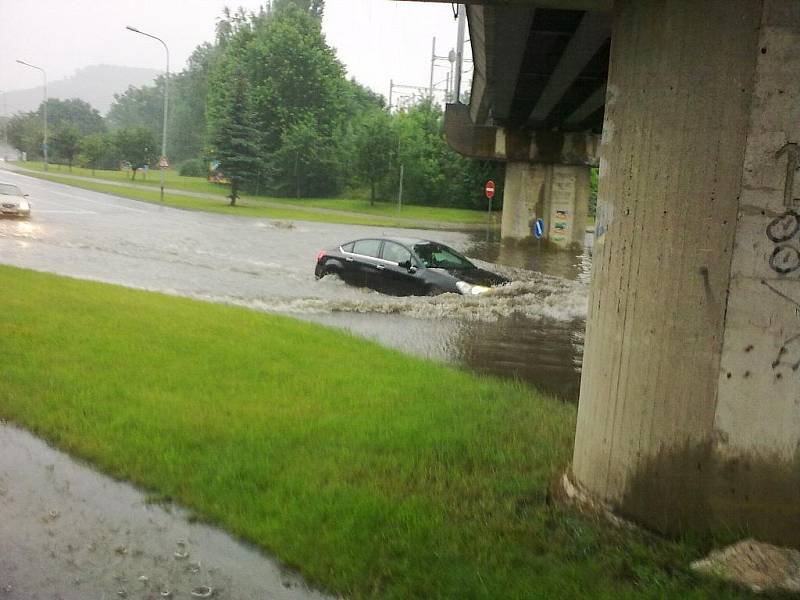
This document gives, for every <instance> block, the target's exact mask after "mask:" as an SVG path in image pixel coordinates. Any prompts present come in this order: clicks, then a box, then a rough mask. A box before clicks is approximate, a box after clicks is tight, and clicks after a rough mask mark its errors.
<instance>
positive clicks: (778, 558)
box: [692, 539, 800, 593]
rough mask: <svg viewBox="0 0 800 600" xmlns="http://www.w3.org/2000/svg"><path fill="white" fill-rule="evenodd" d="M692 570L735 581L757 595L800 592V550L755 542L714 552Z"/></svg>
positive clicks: (751, 541)
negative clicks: (771, 592) (776, 592)
mask: <svg viewBox="0 0 800 600" xmlns="http://www.w3.org/2000/svg"><path fill="white" fill-rule="evenodd" d="M692 569H694V570H695V571H698V572H700V573H705V574H707V575H713V576H717V577H722V578H723V579H727V580H728V581H733V582H735V583H738V584H739V585H742V586H744V587H747V588H749V589H751V590H752V591H754V592H756V593H760V592H768V591H784V592H793V593H800V551H798V550H793V549H791V548H780V547H778V546H773V545H772V544H765V543H762V542H757V541H755V540H752V539H748V540H743V541H741V542H738V543H736V544H733V545H732V546H728V547H727V548H723V549H722V550H714V551H713V552H712V553H711V554H709V555H708V556H707V557H706V558H704V559H703V560H698V561H695V562H693V563H692Z"/></svg>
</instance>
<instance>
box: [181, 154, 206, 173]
mask: <svg viewBox="0 0 800 600" xmlns="http://www.w3.org/2000/svg"><path fill="white" fill-rule="evenodd" d="M178 173H179V174H180V175H182V176H183V177H205V176H206V175H208V167H206V163H205V162H204V161H202V160H200V159H199V158H190V159H189V160H185V161H183V162H182V163H181V164H180V167H178Z"/></svg>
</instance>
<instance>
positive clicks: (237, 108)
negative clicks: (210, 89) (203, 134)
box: [209, 71, 259, 206]
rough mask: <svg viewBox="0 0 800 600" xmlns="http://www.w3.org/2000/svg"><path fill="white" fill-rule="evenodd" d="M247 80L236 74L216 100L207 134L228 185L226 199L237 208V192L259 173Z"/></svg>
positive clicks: (211, 148)
mask: <svg viewBox="0 0 800 600" xmlns="http://www.w3.org/2000/svg"><path fill="white" fill-rule="evenodd" d="M247 88H248V83H247V78H246V77H245V76H244V75H243V74H242V73H241V72H240V71H239V72H235V73H234V75H233V77H232V80H231V81H230V83H229V86H228V87H227V89H226V90H225V93H224V95H220V96H218V100H217V103H216V104H215V105H214V106H213V108H212V109H211V114H212V115H213V121H212V122H213V126H212V129H211V132H210V136H209V141H210V151H211V153H212V154H213V157H214V158H215V159H216V160H217V161H219V168H220V170H221V171H222V173H223V175H224V176H225V177H226V178H227V179H228V180H229V181H230V182H231V191H230V194H229V196H228V197H229V198H230V201H231V206H235V205H236V200H237V199H238V198H239V191H240V190H241V189H242V188H243V187H244V186H245V185H246V184H247V183H248V182H252V181H253V180H254V179H255V178H256V176H257V173H258V164H259V161H258V154H257V152H258V148H257V145H256V142H255V140H256V139H257V138H258V131H257V130H256V129H255V128H254V127H253V125H252V122H253V118H252V114H251V113H250V111H249V110H248V93H247V92H248V89H247Z"/></svg>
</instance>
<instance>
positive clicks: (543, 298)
mask: <svg viewBox="0 0 800 600" xmlns="http://www.w3.org/2000/svg"><path fill="white" fill-rule="evenodd" d="M2 179H4V180H10V181H12V182H14V183H18V184H19V185H20V186H21V187H22V188H23V191H25V192H28V193H30V194H31V198H30V200H31V204H32V206H33V218H32V219H31V220H30V221H9V220H0V262H3V263H6V264H11V265H16V266H21V267H27V268H32V269H38V270H42V271H50V272H54V273H59V274H63V275H70V276H73V277H80V278H85V279H93V280H99V281H106V282H110V283H117V284H121V285H126V286H130V287H135V288H141V289H147V290H155V291H160V292H165V293H169V294H175V295H182V296H190V297H193V298H198V299H202V300H207V301H214V302H224V303H230V304H236V305H240V306H245V307H248V308H251V309H255V310H263V311H269V312H278V313H283V314H288V315H292V316H294V317H297V318H302V319H307V320H312V321H316V322H319V323H323V324H326V325H330V326H334V327H340V328H344V329H347V330H349V331H352V332H354V333H356V334H358V335H363V336H366V337H369V338H372V339H375V340H377V341H379V342H380V343H382V344H385V345H388V346H392V347H395V348H399V349H401V350H404V351H407V352H410V353H413V354H417V355H420V356H424V357H427V358H432V359H435V360H442V361H446V362H449V363H453V364H456V365H459V366H461V367H463V368H465V369H468V370H471V371H475V372H480V373H491V374H494V375H498V376H501V377H508V378H518V379H521V380H523V381H526V382H529V383H531V384H534V385H536V386H538V387H540V388H542V389H545V390H548V391H551V392H554V393H557V394H559V395H562V396H563V397H565V398H568V399H574V398H576V397H577V391H578V388H579V382H580V364H581V360H582V352H583V332H584V323H585V318H586V307H587V290H588V278H589V272H590V269H591V236H590V235H587V240H586V242H587V243H586V245H585V246H584V247H582V248H579V249H577V250H574V251H558V250H552V249H548V248H546V247H545V246H543V245H540V244H539V243H537V242H535V241H534V242H531V243H510V242H501V241H500V240H499V239H498V236H497V234H496V233H487V232H457V231H439V232H434V231H421V230H413V229H383V228H379V227H367V226H354V225H336V224H327V223H310V222H302V221H294V222H285V221H284V222H281V221H270V220H266V219H247V218H238V217H233V216H225V215H217V214H208V213H200V212H190V211H182V210H175V209H170V208H166V207H161V206H157V205H152V204H144V203H140V202H136V201H132V200H127V199H124V198H119V197H115V196H109V195H107V194H100V193H97V192H90V191H86V190H80V189H76V188H72V187H68V186H63V185H59V184H54V183H50V182H45V181H41V180H35V179H31V178H28V177H24V176H21V175H17V174H12V173H7V172H3V173H2ZM380 235H397V236H405V237H422V238H428V239H430V238H433V239H436V240H438V241H441V242H443V243H445V244H449V245H451V246H453V247H455V248H457V249H458V250H460V251H462V252H463V253H465V254H466V255H467V256H469V257H471V258H473V259H475V260H476V262H478V263H479V264H480V265H481V266H483V267H485V268H488V269H491V270H495V271H498V272H500V273H502V274H504V275H506V276H508V277H509V278H510V279H511V280H512V283H510V284H508V285H506V286H503V287H501V288H499V289H497V290H496V291H495V292H494V293H493V294H491V295H487V296H484V297H480V298H474V297H464V296H459V295H454V294H446V295H443V296H438V297H432V298H431V297H414V298H395V297H391V296H386V295H383V294H379V293H377V292H374V291H370V290H365V289H357V288H353V287H350V286H347V285H345V284H344V283H343V282H342V281H340V280H337V279H335V278H332V277H326V278H324V279H323V280H320V281H317V280H316V279H315V278H314V262H315V261H314V259H315V255H316V253H317V251H318V250H319V249H321V248H330V247H333V246H336V245H338V244H340V243H342V242H345V241H348V240H351V239H355V238H359V237H366V236H380Z"/></svg>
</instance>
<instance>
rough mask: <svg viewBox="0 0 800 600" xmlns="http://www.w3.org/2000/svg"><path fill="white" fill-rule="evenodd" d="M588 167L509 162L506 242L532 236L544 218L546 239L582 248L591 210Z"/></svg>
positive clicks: (503, 226)
mask: <svg viewBox="0 0 800 600" xmlns="http://www.w3.org/2000/svg"><path fill="white" fill-rule="evenodd" d="M589 168H590V167H587V166H566V165H547V164H532V163H529V162H508V163H507V164H506V178H505V188H504V191H503V221H502V227H501V235H502V237H503V239H509V238H511V239H528V238H531V237H533V224H534V222H535V221H536V219H537V218H542V219H544V222H545V231H544V237H545V239H547V240H548V241H550V242H551V243H553V244H554V245H556V246H558V247H562V248H566V247H569V246H572V245H575V244H579V245H583V241H584V237H585V229H586V217H587V214H588V210H589V194H590V189H589Z"/></svg>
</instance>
